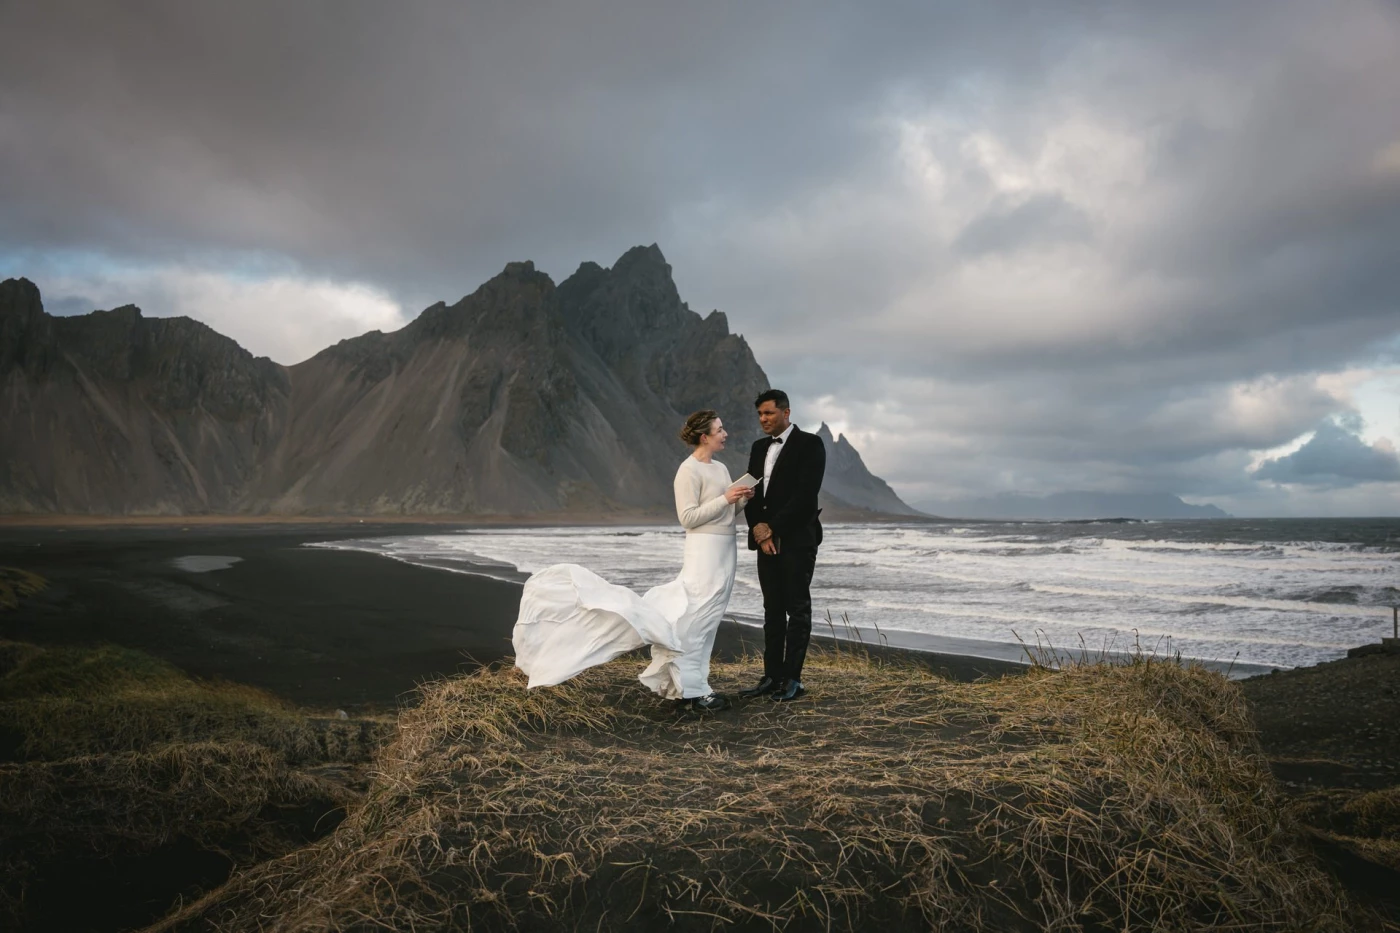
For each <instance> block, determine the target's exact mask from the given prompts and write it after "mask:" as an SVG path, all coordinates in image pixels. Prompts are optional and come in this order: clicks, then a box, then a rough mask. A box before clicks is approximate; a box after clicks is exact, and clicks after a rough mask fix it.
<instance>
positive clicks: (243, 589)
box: [0, 521, 1025, 712]
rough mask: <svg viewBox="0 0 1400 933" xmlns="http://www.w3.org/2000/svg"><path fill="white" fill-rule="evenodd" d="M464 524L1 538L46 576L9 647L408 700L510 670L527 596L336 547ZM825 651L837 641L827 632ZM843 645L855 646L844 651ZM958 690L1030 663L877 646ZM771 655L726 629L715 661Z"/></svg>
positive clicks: (318, 703) (321, 697)
mask: <svg viewBox="0 0 1400 933" xmlns="http://www.w3.org/2000/svg"><path fill="white" fill-rule="evenodd" d="M449 526H455V527H462V526H461V524H460V523H441V524H438V523H431V524H424V523H409V522H395V523H384V524H379V523H370V522H365V523H363V524H361V523H360V522H359V521H356V522H355V523H353V524H348V523H329V522H327V523H295V524H293V523H273V524H267V523H260V522H257V523H255V522H248V523H238V524H235V525H227V524H218V525H216V524H213V523H209V524H199V523H193V524H174V523H162V524H141V525H129V524H128V525H122V526H112V525H106V526H88V527H82V528H78V527H72V526H58V525H55V526H53V527H27V528H19V527H12V526H11V527H3V528H0V566H9V567H18V568H20V569H23V570H26V571H29V572H32V573H36V574H38V575H39V576H40V577H42V578H44V580H45V581H46V586H45V588H44V589H43V590H42V591H40V592H39V593H37V594H35V595H33V596H29V597H26V598H24V599H23V600H21V601H20V604H19V605H18V606H17V607H16V608H15V609H11V610H9V611H5V612H0V639H4V640H11V641H19V642H30V643H34V644H38V645H44V646H58V645H73V646H79V645H82V646H90V645H95V644H102V643H108V644H116V645H120V646H122V647H128V648H135V649H137V650H141V651H145V652H147V653H149V654H152V655H155V656H157V657H159V658H162V659H163V660H166V661H169V662H170V663H172V664H175V665H176V666H177V667H180V668H181V669H182V670H185V671H188V672H189V673H190V674H192V675H193V676H195V677H199V678H204V679H214V680H226V681H232V682H236V683H246V684H249V685H251V686H255V687H259V688H262V689H264V690H268V691H269V692H271V693H273V694H275V695H277V696H279V697H282V698H283V699H285V700H288V701H290V702H293V703H296V704H298V705H301V706H306V707H309V708H317V709H327V710H334V709H344V710H347V711H350V712H356V711H359V712H364V711H370V710H387V709H392V708H395V707H397V706H399V705H402V704H403V703H404V702H405V701H411V700H412V698H413V695H414V691H415V690H416V688H417V686H418V685H419V684H421V683H423V682H425V681H429V680H435V679H438V678H440V677H444V676H451V675H454V674H458V673H462V672H467V671H471V670H475V669H477V668H479V667H481V666H484V665H490V664H495V663H500V662H501V661H503V660H504V659H505V658H507V657H509V656H510V655H511V654H512V650H511V645H510V637H511V631H512V629H513V627H514V623H515V617H516V614H517V612H518V609H519V601H520V591H521V586H520V584H519V583H518V582H507V581H503V580H500V579H494V578H492V577H490V576H485V575H479V574H471V573H462V572H451V573H443V572H441V568H432V567H425V566H421V565H415V564H411V563H408V562H405V561H401V560H385V559H383V557H382V556H381V555H378V554H371V553H367V552H363V551H353V550H348V549H340V548H334V547H304V546H303V545H306V544H317V543H325V542H331V543H333V542H334V541H336V540H345V539H354V538H361V537H370V536H384V535H386V534H405V533H412V532H413V531H415V530H417V531H421V532H423V533H442V532H443V531H444V530H445V529H446V528H447V527H449ZM813 641H814V642H815V643H817V644H830V643H831V639H830V636H829V635H827V634H825V633H822V632H820V631H819V629H816V628H814V632H813ZM840 644H844V643H840ZM866 647H867V649H868V650H869V651H870V653H871V654H872V656H887V657H901V658H904V659H906V660H913V661H916V662H917V663H919V664H920V665H922V666H926V667H929V668H931V669H933V670H936V671H939V672H941V673H944V674H945V675H946V676H949V677H952V678H954V679H958V680H974V679H977V678H978V677H983V676H999V675H1001V674H1005V673H1014V672H1018V671H1021V670H1024V669H1025V664H1024V663H1019V662H1014V661H1009V660H1005V659H995V658H981V657H976V656H966V655H962V654H959V653H956V652H938V651H915V650H910V649H901V648H899V647H896V646H890V647H885V646H882V645H879V644H878V643H873V642H872V643H870V644H867V646H866ZM761 650H762V635H761V631H760V630H758V629H755V628H752V627H750V626H746V625H741V624H738V623H735V622H732V621H728V620H726V621H725V622H724V623H723V624H722V625H721V627H720V632H719V635H718V636H717V638H716V642H715V657H717V658H722V659H732V658H735V657H738V656H741V655H744V654H746V653H753V652H760V651H761Z"/></svg>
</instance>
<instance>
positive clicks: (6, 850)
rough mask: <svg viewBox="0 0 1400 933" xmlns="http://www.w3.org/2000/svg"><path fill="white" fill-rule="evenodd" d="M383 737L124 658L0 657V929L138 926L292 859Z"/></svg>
mask: <svg viewBox="0 0 1400 933" xmlns="http://www.w3.org/2000/svg"><path fill="white" fill-rule="evenodd" d="M390 722H391V721H390V720H387V719H381V720H368V719H363V720H340V719H338V718H335V717H329V716H324V715H323V716H320V717H317V716H313V715H308V714H307V712H306V711H302V710H297V709H295V708H292V707H290V706H288V705H287V704H284V703H283V702H281V701H279V700H277V699H275V698H273V697H271V696H269V695H267V694H265V693H262V692H261V691H258V690H254V689H252V688H249V687H244V686H239V685H234V684H224V683H209V682H200V681H195V680H192V679H190V678H189V677H187V676H186V675H184V674H183V673H182V672H180V671H179V670H177V669H176V668H174V667H171V666H170V665H168V664H166V663H164V662H162V661H158V660H156V659H155V658H152V657H150V656H148V655H145V654H142V653H140V652H137V651H131V650H128V649H123V648H117V647H111V646H107V647H101V648H96V649H77V648H50V649H45V648H40V647H37V646H34V645H26V644H22V643H15V642H0V876H3V878H4V882H3V886H0V925H4V926H5V927H6V928H8V929H24V928H33V929H41V928H47V929H69V928H74V925H76V924H80V923H82V924H85V923H86V922H87V920H88V919H91V918H90V917H89V915H88V913H86V912H85V908H83V907H82V906H81V905H82V903H83V902H85V901H90V902H92V903H90V904H89V907H90V912H91V916H92V917H99V918H102V920H103V924H101V925H104V926H106V927H107V928H117V927H118V926H120V924H121V922H123V921H125V922H126V923H128V924H130V923H141V922H148V921H149V920H150V919H153V918H154V917H158V916H160V914H162V913H164V912H165V910H167V909H168V908H169V906H170V896H171V894H172V893H177V892H179V890H180V889H181V887H182V885H187V886H189V887H191V888H192V889H196V890H197V889H198V888H200V887H207V886H208V885H209V883H210V881H211V880H212V881H214V882H217V881H218V880H219V878H220V877H222V875H226V874H227V871H228V868H229V866H231V865H252V864H255V863H257V862H260V861H262V860H265V859H267V858H270V857H274V856H278V855H282V854H285V853H286V852H288V851H290V850H292V849H294V848H296V847H298V846H301V845H303V844H305V843H306V842H308V841H310V840H311V839H313V838H315V836H316V835H317V834H318V833H323V832H325V831H328V830H329V829H330V828H331V827H332V826H333V825H334V823H335V821H336V819H338V817H339V814H340V813H343V811H344V808H345V807H347V806H349V805H350V804H351V803H352V802H354V801H355V800H357V799H358V796H359V795H358V792H357V790H356V789H355V786H354V785H355V783H356V778H355V774H354V772H355V770H356V768H357V767H358V768H359V769H361V770H362V769H363V768H364V766H365V764H367V762H368V761H369V759H370V758H371V756H372V754H373V752H374V750H375V748H376V747H377V746H378V745H379V744H381V742H382V741H383V740H384V738H385V737H386V736H387V734H388V732H389V731H390V728H391V725H390ZM327 817H329V819H327ZM318 824H319V825H318ZM133 878H138V879H139V883H145V882H146V881H152V882H154V885H153V890H152V891H151V900H150V902H143V900H142V897H141V896H140V895H139V894H138V895H133V894H132V890H131V888H132V884H133V880H132V879H133ZM139 883H138V887H139ZM109 887H110V888H111V889H112V890H111V891H109V890H108V888H109ZM117 889H124V890H121V891H118V890H117ZM78 894H81V895H82V896H81V897H77V896H75V895H78ZM109 894H110V895H111V896H112V900H111V901H110V902H108V903H106V904H104V903H103V898H104V897H106V896H108V895H109ZM118 899H121V900H122V903H121V904H118V903H117V901H118ZM162 899H163V902H162Z"/></svg>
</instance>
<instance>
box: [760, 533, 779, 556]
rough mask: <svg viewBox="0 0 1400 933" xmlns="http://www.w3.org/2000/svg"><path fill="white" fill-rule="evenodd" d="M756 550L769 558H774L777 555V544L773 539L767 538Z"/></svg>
mask: <svg viewBox="0 0 1400 933" xmlns="http://www.w3.org/2000/svg"><path fill="white" fill-rule="evenodd" d="M758 548H759V550H761V551H762V552H763V553H765V554H767V555H768V556H769V557H774V556H776V555H777V553H778V542H777V540H776V539H774V538H769V539H768V540H767V541H764V542H763V543H762V544H760V545H759V546H758Z"/></svg>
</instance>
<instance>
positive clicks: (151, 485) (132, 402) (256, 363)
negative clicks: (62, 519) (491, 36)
mask: <svg viewBox="0 0 1400 933" xmlns="http://www.w3.org/2000/svg"><path fill="white" fill-rule="evenodd" d="M287 401H288V381H287V375H286V372H285V370H283V368H282V367H280V366H278V365H277V364H276V363H273V362H272V361H271V360H268V359H266V358H261V357H258V358H255V357H254V356H253V355H252V354H250V353H248V352H247V351H246V350H244V349H243V348H241V347H239V346H238V344H236V343H234V342H233V341H232V340H230V339H228V338H227V337H224V336H222V335H220V334H218V333H216V332H215V331H214V330H212V329H211V328H209V327H207V326H205V325H204V324H201V323H199V322H197V321H192V320H190V319H188V318H156V319H150V318H145V317H142V315H141V312H140V310H138V309H137V308H134V307H130V306H128V307H124V308H118V309H116V310H114V311H94V312H93V313H92V314H88V315H84V316H82V317H75V318H62V317H58V318H56V317H50V316H49V315H48V314H46V313H45V312H44V310H43V307H42V304H41V302H40V298H39V290H38V288H37V287H35V285H34V284H33V283H32V282H29V281H28V280H26V279H10V280H7V281H5V282H3V283H0V449H3V450H4V451H5V456H4V457H3V458H0V511H5V512H71V513H157V514H161V513H165V514H176V513H181V512H190V511H194V512H204V511H227V510H230V509H233V508H235V507H236V503H237V501H238V499H239V497H240V496H241V494H242V491H243V489H244V488H245V487H246V484H247V480H248V478H249V476H250V475H251V474H252V472H253V471H254V469H255V467H256V464H257V463H258V462H259V460H260V459H261V458H262V456H263V453H264V451H265V450H266V448H267V445H268V443H269V442H270V441H271V440H272V439H273V438H275V437H276V436H278V435H279V434H280V433H281V429H282V425H283V423H284V421H285V418H286V414H287Z"/></svg>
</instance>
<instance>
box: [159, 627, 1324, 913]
mask: <svg viewBox="0 0 1400 933" xmlns="http://www.w3.org/2000/svg"><path fill="white" fill-rule="evenodd" d="M759 670H760V666H759V662H758V661H757V660H756V659H752V658H750V659H747V660H745V661H742V662H739V663H735V664H716V665H714V667H713V672H712V683H715V684H716V686H717V687H719V688H720V689H723V688H724V687H730V688H731V689H732V688H733V687H734V686H739V685H742V684H744V683H747V682H750V681H751V680H752V679H754V678H756V676H757V674H758V671H759ZM808 670H809V676H808V677H807V678H806V680H807V681H808V683H809V685H810V686H811V687H812V688H813V693H812V694H811V695H810V696H809V697H808V698H805V699H804V700H801V701H799V702H797V703H792V704H781V705H779V704H773V703H769V702H765V701H753V702H749V703H746V704H742V705H740V706H738V707H737V708H736V709H734V710H732V711H731V712H729V713H725V714H721V715H718V716H715V717H712V718H697V717H694V716H687V715H684V714H678V713H677V712H675V710H674V709H673V708H672V707H670V706H668V705H667V704H663V703H660V702H659V701H657V700H656V699H655V698H654V697H652V696H651V695H649V694H648V693H647V692H646V691H645V690H644V689H643V688H641V687H640V686H639V685H638V684H636V682H635V680H634V677H635V673H636V662H635V661H633V660H624V661H618V662H614V663H612V664H609V665H605V666H602V667H599V668H595V669H593V670H590V671H588V672H586V673H584V674H583V675H581V676H580V677H577V678H575V679H574V680H572V681H570V682H568V683H566V684H563V685H561V686H559V687H554V688H548V689H542V690H535V691H527V690H526V689H525V679H524V677H523V676H521V675H520V674H519V673H518V672H516V671H513V670H508V669H491V670H483V671H481V672H478V673H475V674H472V675H469V676H463V677H458V678H454V679H451V680H448V681H444V682H441V683H437V684H434V685H429V686H427V687H425V688H424V691H423V697H422V702H421V703H420V704H419V705H417V706H415V707H412V708H410V709H407V710H405V711H403V712H402V713H401V714H400V718H399V727H398V732H397V735H396V737H395V738H394V740H393V741H392V743H390V744H389V745H387V746H386V747H385V748H384V750H383V751H382V752H381V754H380V757H379V759H378V761H377V766H376V771H377V775H376V779H375V781H374V783H373V784H372V786H371V787H370V790H369V793H368V794H367V796H366V798H365V800H364V801H363V803H361V804H359V805H358V806H357V807H355V808H354V809H353V810H352V811H351V812H350V814H349V815H348V817H347V818H346V820H345V821H344V822H343V823H342V824H341V825H340V827H339V828H338V829H337V830H336V832H335V833H333V834H332V835H331V836H329V837H327V838H326V839H324V840H322V841H320V842H318V843H315V844H313V845H310V846H308V847H306V848H304V849H302V850H299V851H297V852H294V853H291V854H289V855H288V856H286V857H284V858H282V859H278V860H276V861H273V862H269V863H267V864H264V865H261V866H257V867H255V868H252V869H249V870H247V871H244V872H241V873H239V874H237V875H236V876H235V877H234V878H233V880H232V881H231V882H230V883H229V884H228V885H227V886H225V887H224V888H222V889H221V890H219V891H216V892H214V893H213V894H211V895H209V896H207V897H206V898H204V899H203V900H201V901H199V902H196V903H194V904H192V905H190V906H189V907H187V908H185V909H184V910H181V911H178V912H176V913H175V914H173V915H172V916H171V917H169V918H167V919H166V920H165V921H164V922H162V923H161V924H160V925H158V927H156V928H154V929H160V930H184V929H196V928H198V929H207V928H214V929H220V930H227V931H242V930H248V931H251V930H260V931H261V930H345V929H352V928H353V929H393V930H408V929H412V930H442V929H457V928H463V929H465V928H470V929H473V930H478V929H479V930H527V929H528V930H594V929H609V930H617V929H644V928H645V929H651V928H655V927H657V926H658V925H661V924H666V925H670V926H676V927H679V928H682V929H696V930H700V929H704V930H710V929H717V928H719V929H722V928H729V927H733V928H736V929H738V928H742V929H750V928H752V929H774V930H778V929H781V930H788V931H793V930H809V929H810V930H829V929H853V928H856V929H865V928H884V929H887V930H900V929H921V930H922V929H930V928H933V929H944V928H951V929H959V930H973V931H975V930H1013V931H1014V930H1026V931H1030V930H1085V931H1108V930H1124V929H1132V930H1152V931H1187V930H1205V929H1250V930H1278V931H1331V930H1342V929H1346V928H1347V927H1346V923H1345V922H1344V919H1343V917H1344V911H1345V904H1344V902H1343V900H1342V898H1341V897H1340V895H1339V894H1338V893H1337V892H1336V890H1335V889H1334V888H1333V887H1332V885H1331V883H1330V881H1329V880H1328V879H1327V877H1326V876H1325V875H1324V874H1323V873H1322V872H1321V871H1320V870H1319V869H1318V868H1317V867H1316V866H1315V864H1314V863H1313V861H1312V860H1311V857H1310V856H1309V854H1308V853H1307V851H1306V848H1305V847H1304V846H1303V845H1301V844H1300V840H1299V835H1298V832H1297V828H1296V826H1295V825H1294V824H1293V823H1292V822H1291V821H1290V818H1289V817H1288V816H1287V815H1286V812H1285V811H1284V809H1283V808H1282V807H1280V806H1279V801H1278V798H1277V796H1276V794H1275V792H1274V787H1273V784H1272V780H1271V778H1270V777H1269V774H1268V770H1267V766H1266V763H1265V761H1264V759H1263V758H1262V756H1261V754H1260V752H1259V749H1258V746H1257V744H1256V742H1255V739H1254V734H1253V729H1252V726H1251V722H1250V718H1249V714H1248V711H1247V709H1246V707H1245V704H1244V701H1243V699H1242V697H1241V695H1240V692H1239V691H1238V689H1237V688H1236V687H1235V686H1233V685H1232V684H1230V683H1229V682H1228V681H1226V680H1225V678H1223V677H1222V676H1220V675H1218V674H1214V673H1210V672H1208V671H1205V670H1201V669H1194V668H1186V667H1182V666H1181V665H1179V664H1174V663H1169V662H1163V661H1158V660H1155V659H1152V658H1142V657H1140V656H1139V657H1138V658H1136V659H1135V660H1134V661H1133V662H1132V663H1128V664H1109V663H1082V664H1075V663H1066V664H1064V665H1062V666H1061V667H1060V669H1058V670H1052V669H1049V668H1047V667H1044V666H1038V667H1036V668H1034V669H1032V670H1031V671H1030V672H1029V673H1028V674H1027V675H1025V676H1021V677H1008V678H1003V679H1000V680H994V681H984V682H980V683H975V684H959V683H953V682H950V681H947V680H943V679H940V678H939V677H937V676H935V675H933V674H931V673H929V672H927V671H924V670H922V669H919V668H916V667H913V666H903V665H899V664H881V663H874V662H872V661H871V660H870V659H869V658H868V657H865V656H864V655H863V654H862V653H861V652H860V651H859V650H856V651H852V650H851V649H849V648H846V649H844V650H843V651H842V652H841V653H840V654H839V655H837V654H824V653H819V654H816V655H814V656H813V657H812V659H811V660H810V662H809V666H808Z"/></svg>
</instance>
